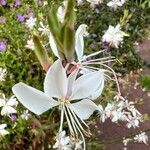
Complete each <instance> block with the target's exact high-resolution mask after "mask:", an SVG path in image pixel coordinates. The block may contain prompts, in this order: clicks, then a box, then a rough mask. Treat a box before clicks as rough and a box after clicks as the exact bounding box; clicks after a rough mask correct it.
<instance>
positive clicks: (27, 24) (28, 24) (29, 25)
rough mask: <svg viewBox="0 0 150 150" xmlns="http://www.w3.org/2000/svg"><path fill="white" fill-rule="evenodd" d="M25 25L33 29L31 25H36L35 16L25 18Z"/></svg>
mask: <svg viewBox="0 0 150 150" xmlns="http://www.w3.org/2000/svg"><path fill="white" fill-rule="evenodd" d="M25 25H26V27H27V28H29V29H33V27H34V26H35V25H36V18H33V17H30V18H29V19H28V20H26V23H25Z"/></svg>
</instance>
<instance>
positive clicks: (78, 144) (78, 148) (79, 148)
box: [75, 140, 83, 150]
mask: <svg viewBox="0 0 150 150" xmlns="http://www.w3.org/2000/svg"><path fill="white" fill-rule="evenodd" d="M82 145H83V141H81V140H79V141H77V142H76V143H75V150H83V146H82Z"/></svg>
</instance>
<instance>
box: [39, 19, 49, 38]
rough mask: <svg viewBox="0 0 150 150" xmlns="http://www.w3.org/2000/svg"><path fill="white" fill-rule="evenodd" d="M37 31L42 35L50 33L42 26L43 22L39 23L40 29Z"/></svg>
mask: <svg viewBox="0 0 150 150" xmlns="http://www.w3.org/2000/svg"><path fill="white" fill-rule="evenodd" d="M38 31H40V32H42V34H43V35H48V34H49V32H50V31H49V29H48V27H45V26H44V24H43V22H40V27H39V28H38Z"/></svg>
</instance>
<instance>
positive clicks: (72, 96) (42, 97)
mask: <svg viewBox="0 0 150 150" xmlns="http://www.w3.org/2000/svg"><path fill="white" fill-rule="evenodd" d="M77 73H78V71H77V70H75V71H74V72H72V73H71V74H70V75H69V76H68V77H67V74H66V70H65V69H64V67H63V66H62V63H61V61H60V60H57V61H56V62H55V63H54V64H53V65H52V66H51V67H50V69H49V70H48V72H47V74H46V77H45V81H44V92H42V91H39V90H37V89H35V88H33V87H30V86H28V85H26V84H24V83H18V84H16V85H14V86H13V88H12V90H13V92H14V94H15V95H16V97H17V98H18V100H19V101H20V102H21V103H22V104H23V105H24V106H25V107H26V108H28V109H29V110H30V111H32V112H33V113H35V114H37V115H40V114H42V113H44V112H45V111H47V110H49V109H50V108H52V107H55V106H59V109H60V110H61V119H60V120H61V121H60V122H61V123H60V124H61V125H60V131H62V126H63V120H64V115H65V116H66V119H67V122H68V126H69V129H70V133H71V134H72V135H76V133H75V132H74V130H77V131H79V128H80V130H82V132H83V131H84V129H83V127H82V125H81V124H80V121H82V122H84V120H85V119H88V118H89V117H90V116H91V115H92V114H93V112H94V111H95V110H97V105H96V104H95V103H94V102H93V101H91V100H89V99H88V97H89V96H90V95H92V94H93V93H94V92H95V91H96V89H97V88H98V87H99V86H100V84H101V80H102V74H101V72H100V71H94V72H91V73H88V74H86V75H82V76H80V77H79V78H77V79H76V77H77ZM102 88H103V86H102ZM76 100H78V101H77V102H76ZM76 122H78V124H76ZM75 124H76V125H75ZM85 124H86V123H85V122H84V125H85ZM86 126H87V125H86ZM74 128H75V129H74ZM80 134H82V133H81V132H80ZM82 138H83V136H82Z"/></svg>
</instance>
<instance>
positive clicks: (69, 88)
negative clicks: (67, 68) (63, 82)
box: [67, 69, 79, 97]
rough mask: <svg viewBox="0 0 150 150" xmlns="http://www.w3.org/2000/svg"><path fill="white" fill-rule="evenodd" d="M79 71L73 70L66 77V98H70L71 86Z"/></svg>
mask: <svg viewBox="0 0 150 150" xmlns="http://www.w3.org/2000/svg"><path fill="white" fill-rule="evenodd" d="M78 72H79V70H78V69H75V70H74V71H73V72H72V73H71V74H70V75H69V77H68V90H67V97H69V96H71V93H72V88H73V84H74V82H75V79H76V77H77V74H78Z"/></svg>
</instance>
